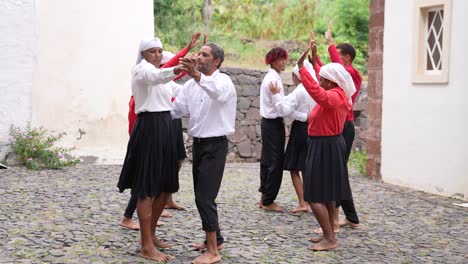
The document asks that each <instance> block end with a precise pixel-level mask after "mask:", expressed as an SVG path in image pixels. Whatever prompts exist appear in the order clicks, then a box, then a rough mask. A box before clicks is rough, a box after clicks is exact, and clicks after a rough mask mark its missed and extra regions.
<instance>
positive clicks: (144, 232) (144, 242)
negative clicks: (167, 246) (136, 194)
mask: <svg viewBox="0 0 468 264" xmlns="http://www.w3.org/2000/svg"><path fill="white" fill-rule="evenodd" d="M137 214H138V221H139V222H140V234H141V250H140V256H142V257H143V258H146V259H151V260H155V261H166V256H165V255H164V254H163V253H161V251H159V250H158V249H156V247H155V246H154V244H153V234H154V233H152V232H151V231H152V230H151V225H152V218H153V199H152V198H146V199H139V200H138V203H137Z"/></svg>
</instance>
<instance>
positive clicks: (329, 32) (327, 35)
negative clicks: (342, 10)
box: [325, 21, 333, 45]
mask: <svg viewBox="0 0 468 264" xmlns="http://www.w3.org/2000/svg"><path fill="white" fill-rule="evenodd" d="M325 39H326V40H327V41H328V44H329V45H331V44H333V36H332V22H331V21H330V22H328V30H327V32H325Z"/></svg>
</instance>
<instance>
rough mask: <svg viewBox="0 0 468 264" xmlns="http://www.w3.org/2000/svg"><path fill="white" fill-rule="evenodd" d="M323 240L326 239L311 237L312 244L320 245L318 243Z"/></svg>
mask: <svg viewBox="0 0 468 264" xmlns="http://www.w3.org/2000/svg"><path fill="white" fill-rule="evenodd" d="M323 238H324V236H317V237H311V238H309V241H310V242H312V243H318V242H320V241H322V240H323Z"/></svg>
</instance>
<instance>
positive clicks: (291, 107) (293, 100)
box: [272, 83, 317, 122]
mask: <svg viewBox="0 0 468 264" xmlns="http://www.w3.org/2000/svg"><path fill="white" fill-rule="evenodd" d="M272 99H273V104H274V105H275V107H276V109H278V113H279V115H280V116H284V117H286V116H290V117H292V118H294V120H298V121H301V122H307V118H308V116H309V113H310V111H312V109H313V108H314V107H315V105H317V103H316V102H315V101H314V99H312V97H311V96H310V95H309V93H308V92H307V91H306V89H305V88H304V85H302V83H301V84H299V85H298V86H297V87H296V89H294V90H293V91H292V92H291V93H290V94H289V95H288V96H284V95H281V94H279V93H278V94H275V95H273V98H272Z"/></svg>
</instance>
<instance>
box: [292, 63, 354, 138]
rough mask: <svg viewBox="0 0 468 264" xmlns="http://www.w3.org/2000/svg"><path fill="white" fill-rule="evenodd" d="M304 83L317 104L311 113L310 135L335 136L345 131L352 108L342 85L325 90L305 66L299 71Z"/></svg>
mask: <svg viewBox="0 0 468 264" xmlns="http://www.w3.org/2000/svg"><path fill="white" fill-rule="evenodd" d="M299 73H300V75H301V80H302V84H303V85H304V87H305V88H306V90H307V92H308V93H309V95H310V96H312V98H313V99H314V101H315V102H317V105H316V106H315V107H314V109H312V111H311V112H310V114H309V125H308V126H309V127H308V131H307V132H308V134H309V136H335V135H339V134H341V132H342V131H343V127H344V123H345V120H346V115H347V113H348V112H349V110H350V109H351V105H349V103H348V99H347V98H346V95H345V93H344V91H343V89H341V88H340V87H336V88H333V89H330V90H325V89H324V88H322V87H320V86H319V84H318V83H317V82H315V80H314V79H313V78H312V76H311V75H310V73H309V72H308V71H307V69H306V68H305V67H302V69H301V70H300V71H299Z"/></svg>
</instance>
